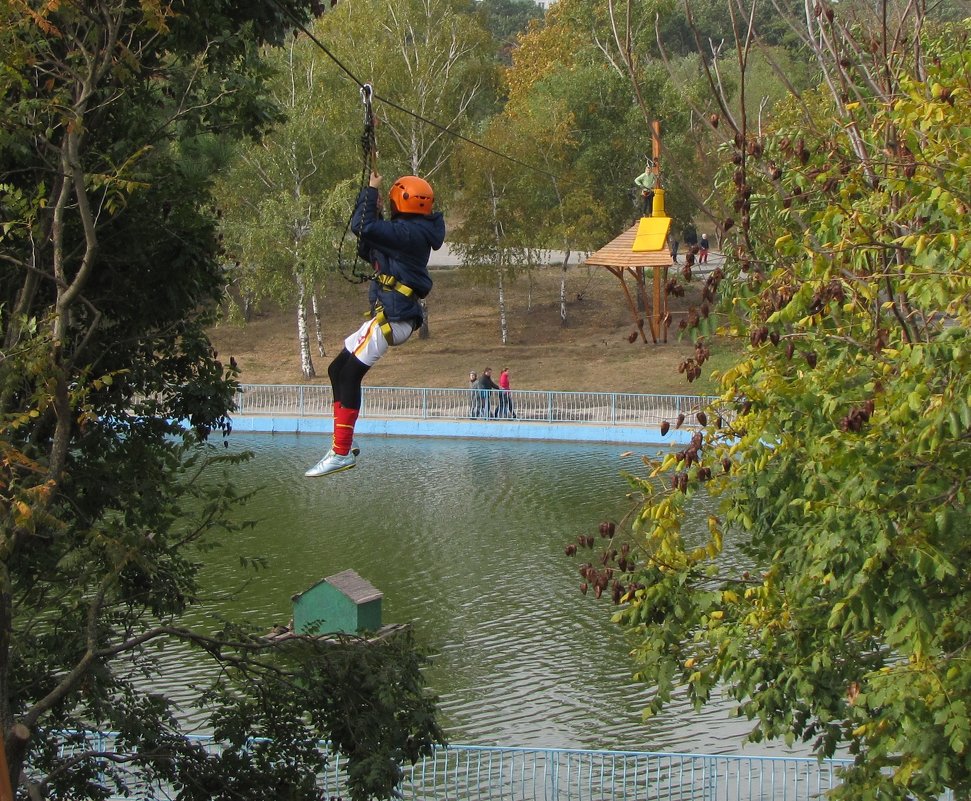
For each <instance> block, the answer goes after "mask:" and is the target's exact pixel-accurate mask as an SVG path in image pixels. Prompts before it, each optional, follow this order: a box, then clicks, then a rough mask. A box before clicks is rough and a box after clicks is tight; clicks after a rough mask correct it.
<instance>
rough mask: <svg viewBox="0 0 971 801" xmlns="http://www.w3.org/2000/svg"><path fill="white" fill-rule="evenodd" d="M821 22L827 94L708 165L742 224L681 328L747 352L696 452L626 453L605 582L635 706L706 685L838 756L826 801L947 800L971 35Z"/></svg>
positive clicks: (969, 244)
mask: <svg viewBox="0 0 971 801" xmlns="http://www.w3.org/2000/svg"><path fill="white" fill-rule="evenodd" d="M817 11H818V14H817V16H815V17H813V18H812V19H810V27H811V30H810V31H808V33H807V42H808V43H810V44H811V45H812V46H814V47H815V48H816V50H815V52H816V53H817V55H818V57H819V60H820V63H821V64H822V65H823V66H824V67H825V69H826V75H827V81H826V82H824V83H823V84H822V85H821V86H820V88H819V89H818V91H815V92H808V93H803V94H802V95H800V96H799V97H794V98H793V99H792V101H791V102H790V104H789V106H788V109H785V108H783V109H780V110H778V112H777V114H776V116H775V117H774V118H773V121H772V129H771V131H768V130H763V131H762V132H760V134H759V135H757V136H756V135H753V134H751V133H747V134H746V135H745V136H741V135H740V136H738V137H736V141H735V143H734V145H733V146H732V147H731V148H730V150H731V152H730V153H728V154H727V156H728V157H729V158H727V159H726V161H729V160H731V161H732V162H733V163H732V164H731V165H730V167H729V168H728V169H727V171H726V175H725V176H724V186H725V188H726V190H727V191H728V192H729V193H731V194H734V196H735V197H736V199H737V200H738V201H739V203H740V205H739V208H741V209H742V210H743V212H744V214H743V215H742V217H741V218H740V220H739V222H738V225H736V227H735V230H736V231H737V236H736V237H735V240H734V241H735V244H734V246H733V248H732V249H730V259H729V261H728V264H727V265H726V280H724V281H723V282H722V283H721V286H720V289H719V291H720V294H721V295H722V296H723V297H725V302H724V303H723V304H721V312H722V315H721V317H720V318H716V317H715V316H714V315H713V316H712V317H711V318H709V319H708V320H707V322H706V321H700V322H699V327H700V328H701V329H702V333H705V332H707V331H709V330H714V329H715V327H716V320H717V319H720V320H721V321H722V323H721V326H720V329H719V332H720V333H723V334H726V335H730V336H734V337H736V338H738V339H739V340H740V341H744V342H747V343H748V345H747V350H746V352H745V354H744V357H743V358H742V359H741V360H740V361H739V363H738V364H737V365H735V366H734V367H733V368H731V369H729V370H726V371H724V373H723V374H722V375H721V376H720V380H721V385H722V395H721V398H720V400H719V401H718V402H717V403H715V404H714V405H713V407H712V408H711V409H709V410H707V415H706V416H705V418H704V419H700V418H699V423H700V425H701V428H700V430H699V432H698V434H697V435H696V437H695V439H694V440H693V441H692V443H691V444H690V445H689V446H688V447H686V448H684V449H682V450H680V451H672V452H670V453H667V454H665V455H663V456H661V457H659V458H657V459H645V463H646V465H647V467H648V471H649V475H648V477H646V478H639V479H638V478H635V479H632V480H633V481H634V483H635V485H637V486H638V487H639V488H640V489H641V490H642V492H643V493H644V497H645V499H646V500H645V502H644V504H643V507H642V509H641V510H640V512H639V514H638V515H637V517H636V519H635V520H634V521H633V523H632V525H631V526H630V530H629V532H628V531H626V530H623V531H618V533H616V534H615V535H614V536H613V537H612V538H610V540H609V541H608V544H607V547H606V552H605V554H604V559H603V570H612V571H613V572H612V573H611V574H610V576H609V578H610V580H611V581H617V582H618V586H619V588H620V591H619V592H615V593H614V600H615V601H616V602H617V603H618V604H619V609H618V611H617V613H616V614H615V620H616V621H617V622H618V623H619V624H620V625H622V626H624V627H625V628H627V629H629V630H631V632H632V633H633V634H634V635H635V636H636V638H637V646H636V648H635V650H634V658H635V660H636V662H637V665H638V671H639V672H638V675H639V677H640V678H642V679H643V680H645V681H647V682H649V683H651V684H653V685H655V686H656V688H657V691H656V694H655V697H654V699H653V701H652V703H651V705H650V711H657V710H658V709H660V708H661V707H662V706H663V705H664V704H665V703H666V702H667V701H668V700H669V698H670V697H671V694H672V691H673V689H674V688H675V686H684V687H686V688H687V690H688V693H689V696H690V698H691V699H692V700H693V701H694V702H695V704H697V705H701V704H704V703H706V702H707V701H708V700H709V699H710V696H711V692H712V690H713V689H714V688H715V687H716V686H721V687H723V688H724V690H725V691H726V692H727V693H728V694H729V695H730V697H732V698H734V699H735V700H736V701H737V712H738V714H741V715H745V716H746V717H747V718H749V719H750V720H752V721H754V722H755V723H754V728H753V730H752V732H751V739H753V740H756V741H758V740H761V739H763V738H783V739H785V740H786V741H787V742H790V743H791V742H794V741H796V740H802V741H806V742H811V743H812V747H813V750H814V752H815V753H817V754H818V755H820V756H828V755H832V754H834V753H835V752H836V751H837V749H848V751H849V752H850V753H851V754H852V755H853V756H854V757H855V761H854V764H853V766H852V768H851V769H849V770H847V771H846V773H845V775H844V783H843V784H842V785H841V786H840V787H839V788H837V789H836V790H834V791H832V796H833V797H837V798H900V799H903V798H921V799H932V798H938V797H939V796H940V795H941V794H942V793H943V792H944V791H945V790H946V789H950V790H951V791H953V792H954V793H955V797H958V798H965V797H967V796H968V794H969V792H971V748H969V741H971V726H969V722H968V708H967V703H968V700H967V699H968V698H969V697H971V661H969V645H971V587H969V579H968V570H967V565H968V554H969V553H971V508H969V500H971V499H969V470H968V467H969V465H971V378H969V376H971V231H969V227H968V210H969V200H971V172H969V169H968V168H969V166H971V147H969V145H971V140H969V133H968V132H969V131H971V102H969V101H971V93H969V77H971V55H969V53H971V50H969V46H968V45H969V42H968V37H969V27H968V25H967V23H963V24H956V25H953V26H951V27H949V28H947V29H933V28H932V27H931V26H930V25H929V24H927V25H925V24H924V23H925V22H926V21H925V20H924V19H923V18H922V17H920V16H917V17H914V16H903V17H902V18H901V19H900V20H898V22H897V25H898V27H896V28H891V27H890V22H887V23H886V27H881V25H880V23H879V22H874V21H872V20H871V21H869V22H868V21H866V20H862V19H861V20H855V19H841V17H840V9H839V8H838V7H836V6H829V5H827V4H821V5H817ZM910 12H911V14H913V13H914V12H913V8H912V7H910ZM886 19H888V20H892V19H893V18H892V15H890V14H888V15H887V18H886ZM905 39H906V41H907V42H908V45H907V47H906V48H905V47H904V46H903V45H902V42H903V41H904V40H905ZM834 54H836V55H834ZM726 296H727V297H726ZM703 492H704V493H708V494H710V495H712V496H714V498H715V500H716V502H717V507H716V509H717V513H716V514H713V515H712V516H711V517H710V518H709V520H708V531H707V533H703V534H700V535H699V534H697V533H689V532H687V531H685V530H684V529H683V527H682V523H683V520H684V514H685V510H686V509H687V508H688V507H689V506H690V505H691V502H692V498H694V497H695V496H696V495H697V494H698V493H703ZM622 543H623V544H622ZM728 549H731V550H732V551H733V552H734V554H735V555H734V556H733V558H732V559H731V560H729V559H726V558H725V553H726V551H727V550H728ZM739 555H740V556H739ZM603 570H600V569H598V574H599V575H602V574H603Z"/></svg>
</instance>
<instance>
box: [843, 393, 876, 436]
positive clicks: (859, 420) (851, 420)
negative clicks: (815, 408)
mask: <svg viewBox="0 0 971 801" xmlns="http://www.w3.org/2000/svg"><path fill="white" fill-rule="evenodd" d="M873 407H874V404H873V399H872V398H870V399H869V400H867V401H866V403H864V404H863V405H862V406H857V407H855V408H853V409H851V410H850V413H849V414H847V415H846V417H844V418H843V419H842V420H840V429H841V430H842V431H852V432H854V433H859V432H860V431H862V430H863V426H864V425H866V423H867V422H868V421H869V420H870V417H871V416H872V415H873Z"/></svg>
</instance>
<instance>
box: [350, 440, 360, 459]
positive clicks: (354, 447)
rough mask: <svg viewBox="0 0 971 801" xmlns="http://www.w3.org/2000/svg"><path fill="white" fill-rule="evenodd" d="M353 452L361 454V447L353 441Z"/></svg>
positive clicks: (357, 454) (356, 454)
mask: <svg viewBox="0 0 971 801" xmlns="http://www.w3.org/2000/svg"><path fill="white" fill-rule="evenodd" d="M351 453H353V454H354V455H355V456H360V455H361V448H360V447H359V446H358V444H357V443H356V442H352V443H351Z"/></svg>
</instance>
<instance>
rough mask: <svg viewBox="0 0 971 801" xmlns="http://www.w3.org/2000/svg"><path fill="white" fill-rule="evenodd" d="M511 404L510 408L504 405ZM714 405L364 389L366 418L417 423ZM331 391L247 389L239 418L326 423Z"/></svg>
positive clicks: (593, 417)
mask: <svg viewBox="0 0 971 801" xmlns="http://www.w3.org/2000/svg"><path fill="white" fill-rule="evenodd" d="M504 400H508V402H509V403H508V405H506V404H505V403H503V402H501V401H504ZM713 400H714V399H713V398H710V397H704V396H698V395H641V394H627V393H618V392H553V391H544V390H511V391H510V392H509V393H508V396H506V397H503V395H502V393H500V392H499V391H498V390H491V391H488V392H486V393H479V392H477V391H475V390H471V389H445V388H437V389H436V388H430V387H364V389H363V398H362V405H361V416H362V417H375V418H417V419H440V420H462V419H475V418H481V419H499V418H502V419H507V420H520V421H522V422H543V423H574V424H576V423H590V424H596V425H620V426H622V425H651V426H657V425H660V424H661V422H662V421H664V420H668V421H671V422H672V423H673V422H674V421H675V420H676V419H677V417H678V415H680V414H683V415H685V418H686V419H687V420H688V421H689V422H693V420H694V415H695V414H696V413H697V412H698V411H700V410H702V409H704V408H706V407H707V406H708V405H709V404H710V403H711V402H712V401H713ZM332 402H333V397H332V394H331V389H330V386H329V385H326V386H325V385H317V384H244V385H242V386H241V387H240V390H239V392H238V393H237V395H236V412H235V413H236V414H239V415H253V416H259V415H275V416H294V417H325V416H330V414H331V405H332Z"/></svg>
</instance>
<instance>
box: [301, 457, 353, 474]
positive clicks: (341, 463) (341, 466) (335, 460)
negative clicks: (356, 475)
mask: <svg viewBox="0 0 971 801" xmlns="http://www.w3.org/2000/svg"><path fill="white" fill-rule="evenodd" d="M356 464H357V457H356V456H355V455H354V454H353V453H349V454H347V455H346V456H341V455H340V454H339V453H334V452H333V451H327V455H326V456H324V458H323V459H321V460H320V461H319V462H317V464H315V465H314V466H313V467H311V468H310V469H309V470H308V471H307V472H306V473H304V475H305V476H307V477H308V478H316V477H317V476H326V475H328V474H329V473H338V472H340V471H341V470H350V469H351V468H352V467H354V465H356Z"/></svg>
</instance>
